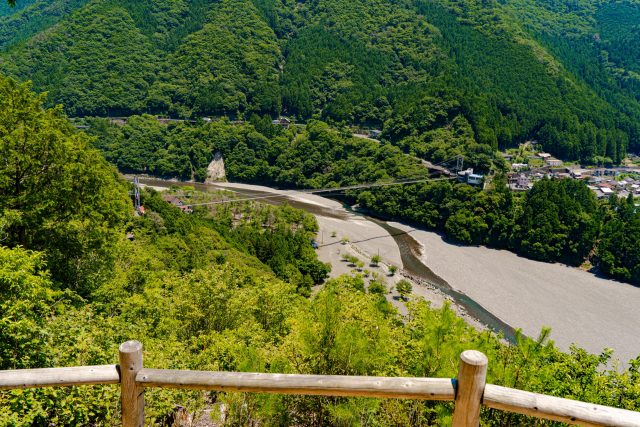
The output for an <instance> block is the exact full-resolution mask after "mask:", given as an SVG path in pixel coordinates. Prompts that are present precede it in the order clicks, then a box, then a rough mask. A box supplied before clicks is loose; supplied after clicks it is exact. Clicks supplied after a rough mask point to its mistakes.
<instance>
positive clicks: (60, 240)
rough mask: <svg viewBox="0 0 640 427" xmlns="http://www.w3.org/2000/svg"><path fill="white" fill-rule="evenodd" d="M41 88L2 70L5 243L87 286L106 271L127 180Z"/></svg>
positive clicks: (0, 186) (0, 206) (0, 192)
mask: <svg viewBox="0 0 640 427" xmlns="http://www.w3.org/2000/svg"><path fill="white" fill-rule="evenodd" d="M44 99H45V97H44V95H36V94H34V93H32V92H31V91H30V87H29V84H18V83H16V82H15V81H13V80H11V79H5V78H1V77H0V157H1V158H2V159H4V161H3V162H2V163H1V164H0V177H2V178H0V218H2V221H0V223H4V224H5V226H4V234H5V237H6V238H5V241H4V244H6V245H8V246H10V247H15V246H22V247H25V248H27V249H35V250H41V251H44V253H45V256H46V258H47V263H48V266H49V269H50V271H51V273H52V276H53V277H54V279H57V280H60V281H61V282H63V283H65V284H67V285H68V286H69V287H71V288H74V289H77V290H80V291H81V292H82V293H85V294H86V293H87V292H89V291H90V289H91V288H92V287H95V285H96V284H97V283H99V282H100V281H102V280H104V279H105V278H106V276H107V275H108V274H110V273H109V272H110V268H109V266H108V265H109V258H110V256H111V255H110V249H109V248H110V246H111V245H112V244H113V242H114V241H115V237H116V235H115V233H116V230H115V229H114V227H115V226H117V225H119V224H123V223H124V220H125V219H126V218H127V216H128V214H129V213H130V211H131V208H130V202H129V200H128V198H127V192H126V187H125V185H124V184H123V183H122V182H121V181H120V180H119V178H117V175H116V171H115V169H113V168H112V167H111V166H109V165H108V164H107V163H106V161H105V160H104V159H103V158H102V157H101V155H100V154H99V152H98V151H97V150H95V149H93V148H90V147H89V143H90V139H89V138H88V137H87V136H86V135H85V134H83V133H80V132H78V131H76V129H74V128H73V126H72V125H71V124H70V123H69V122H68V121H67V119H66V117H64V115H63V114H62V110H61V109H60V108H59V107H56V108H53V109H44V108H43V103H44Z"/></svg>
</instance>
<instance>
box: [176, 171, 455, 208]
mask: <svg viewBox="0 0 640 427" xmlns="http://www.w3.org/2000/svg"><path fill="white" fill-rule="evenodd" d="M453 179H456V177H446V178H422V179H411V180H402V181H394V182H376V183H370V184H359V185H349V186H345V187H333V188H314V189H306V190H295V191H296V192H297V193H302V194H321V193H333V192H343V191H347V190H356V189H362V188H373V187H388V186H393V185H405V184H417V183H420V182H427V181H429V182H433V181H450V180H453ZM288 196H289V195H288V194H270V195H267V196H252V197H243V198H240V199H227V200H216V201H215V202H206V203H193V204H189V205H185V206H190V207H193V206H206V205H219V204H223V203H233V202H245V201H250V200H260V199H273V198H278V197H288Z"/></svg>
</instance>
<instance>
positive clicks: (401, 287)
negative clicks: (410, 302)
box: [396, 279, 413, 299]
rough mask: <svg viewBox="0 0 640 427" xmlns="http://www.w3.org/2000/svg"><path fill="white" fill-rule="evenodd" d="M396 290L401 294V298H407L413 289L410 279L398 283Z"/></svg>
mask: <svg viewBox="0 0 640 427" xmlns="http://www.w3.org/2000/svg"><path fill="white" fill-rule="evenodd" d="M396 290H397V291H398V293H399V294H400V297H401V298H403V299H406V298H407V295H409V294H411V292H412V291H413V286H412V285H411V282H409V281H408V280H405V279H402V280H400V281H399V282H398V283H396Z"/></svg>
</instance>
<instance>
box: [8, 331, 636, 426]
mask: <svg viewBox="0 0 640 427" xmlns="http://www.w3.org/2000/svg"><path fill="white" fill-rule="evenodd" d="M119 356H120V364H119V365H103V366H79V367H71V368H46V369H21V370H13V371H0V390H10V389H18V388H34V387H60V386H78V385H88V384H120V389H121V391H120V393H121V399H122V425H123V426H124V427H142V426H143V425H144V389H145V388H149V387H162V388H180V389H192V390H216V391H224V392H252V393H276V394H304V395H314V396H345V397H349V396H352V397H353V396H358V397H376V398H397V399H415V400H441V401H453V402H455V406H454V412H453V422H452V425H453V427H468V426H478V425H479V420H480V409H481V407H482V406H485V407H488V408H495V409H499V410H503V411H508V412H514V413H517V414H524V415H529V416H532V417H536V418H543V419H547V420H553V421H562V422H565V423H568V424H575V425H581V426H640V412H634V411H628V410H624V409H617V408H612V407H608V406H602V405H595V404H591V403H585V402H579V401H575V400H569V399H562V398H559V397H552V396H546V395H543V394H537V393H530V392H526V391H521V390H516V389H512V388H506V387H500V386H497V385H492V384H486V381H485V380H486V375H487V365H488V360H487V357H486V356H485V355H484V354H482V353H480V352H478V351H475V350H467V351H465V352H463V353H462V354H461V355H460V368H459V371H458V377H457V378H390V377H363V376H360V377H358V376H337V375H290V374H260V373H245V372H210V371H186V370H169V369H146V368H144V367H143V365H142V344H141V343H139V342H138V341H127V342H125V343H123V344H122V345H120V353H119Z"/></svg>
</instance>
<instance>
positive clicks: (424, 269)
mask: <svg viewBox="0 0 640 427" xmlns="http://www.w3.org/2000/svg"><path fill="white" fill-rule="evenodd" d="M131 179H133V178H131ZM140 183H141V184H143V185H148V186H152V187H162V188H169V187H171V186H191V187H194V188H195V189H196V190H200V191H211V190H227V191H232V192H234V193H237V194H240V195H242V197H259V198H260V199H259V201H261V202H264V203H269V204H273V205H281V204H283V203H287V204H289V205H290V206H293V207H295V208H298V209H302V210H304V211H306V212H309V213H311V214H313V215H319V216H324V217H329V218H336V219H341V220H347V219H348V218H349V217H350V216H351V215H357V216H360V217H363V218H365V219H367V220H369V221H372V222H374V223H376V224H378V225H379V226H380V227H382V228H383V229H385V230H386V231H387V232H388V233H389V234H390V235H391V237H392V238H393V239H394V241H395V242H396V244H397V245H398V249H399V251H400V257H401V260H402V266H403V269H404V271H405V272H406V273H408V274H410V275H412V276H414V277H417V278H419V279H421V280H424V281H426V282H428V283H429V284H431V285H433V286H435V287H437V288H438V289H440V290H441V291H442V292H443V293H445V294H447V295H449V296H450V297H451V298H452V299H453V300H454V301H455V303H456V304H458V305H459V306H461V307H463V308H464V309H465V311H466V312H467V313H468V314H469V315H470V316H472V317H474V318H476V319H477V320H479V321H480V322H481V323H482V324H484V325H486V326H487V327H489V328H490V329H492V330H493V331H495V332H496V333H502V334H503V335H504V338H505V339H506V340H507V341H509V342H511V343H513V342H515V333H514V329H513V328H512V327H511V326H509V325H508V324H506V323H505V322H503V321H502V320H500V319H499V318H498V317H496V316H495V315H493V314H492V313H490V312H489V311H488V310H486V309H485V308H484V307H482V306H481V305H480V304H478V303H477V302H476V301H474V300H473V299H471V298H470V297H469V296H468V295H466V294H464V293H461V292H458V291H456V290H455V289H453V288H452V287H451V286H450V285H449V284H448V283H447V281H446V280H444V279H442V278H441V277H440V276H438V275H437V274H435V273H434V272H433V271H432V270H431V269H430V268H429V267H428V266H426V265H425V264H424V263H423V262H422V261H421V259H420V255H421V246H420V243H418V241H416V240H415V239H414V238H413V237H412V236H411V234H409V233H407V232H405V231H403V230H400V229H398V228H395V227H393V226H391V225H389V224H388V223H387V222H385V221H382V220H379V219H377V218H373V217H370V216H368V215H365V214H363V213H359V212H357V211H354V210H352V209H351V207H350V206H346V205H345V206H344V208H345V210H344V211H336V210H335V209H331V208H325V207H323V206H320V205H317V204H313V203H306V202H303V201H300V200H297V199H294V198H290V197H287V196H286V195H274V194H273V193H270V192H266V191H257V190H249V189H240V188H233V189H230V188H226V187H220V186H216V185H215V184H201V183H193V182H176V181H167V180H162V179H157V178H140Z"/></svg>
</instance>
